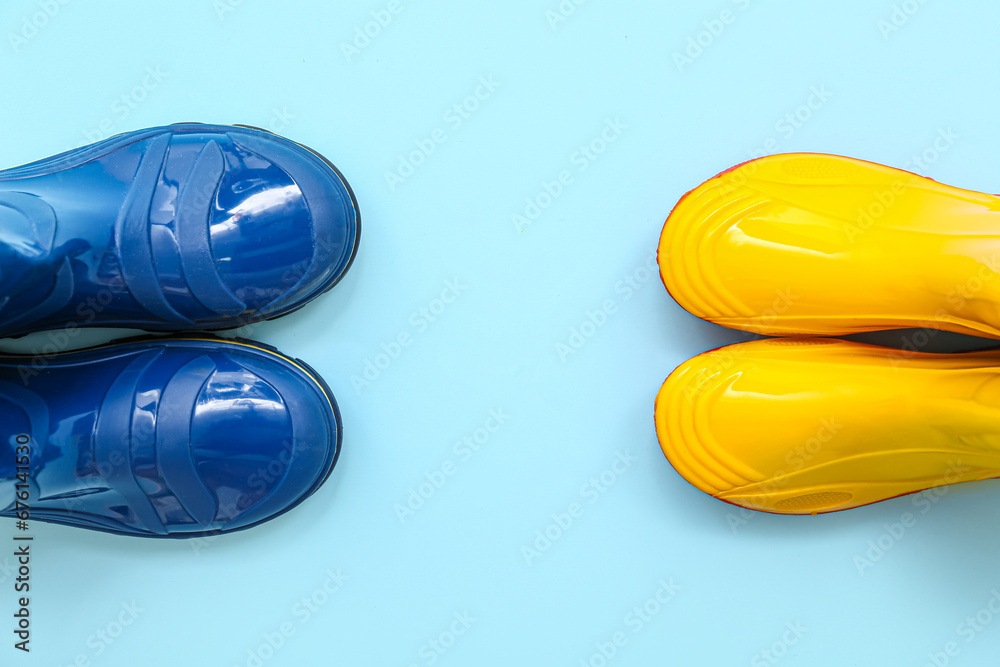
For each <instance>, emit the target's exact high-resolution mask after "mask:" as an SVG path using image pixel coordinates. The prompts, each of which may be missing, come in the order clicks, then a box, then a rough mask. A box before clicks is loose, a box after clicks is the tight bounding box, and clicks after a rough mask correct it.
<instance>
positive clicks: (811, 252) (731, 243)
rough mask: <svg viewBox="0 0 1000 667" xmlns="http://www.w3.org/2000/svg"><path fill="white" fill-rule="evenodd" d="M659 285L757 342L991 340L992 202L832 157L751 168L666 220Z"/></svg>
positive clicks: (712, 183) (784, 159)
mask: <svg viewBox="0 0 1000 667" xmlns="http://www.w3.org/2000/svg"><path fill="white" fill-rule="evenodd" d="M658 259H659V264H660V274H661V277H662V279H663V283H664V284H665V285H666V287H667V290H668V291H669V292H670V294H671V295H672V296H673V297H674V299H676V300H677V302H678V303H679V304H680V305H681V306H683V307H684V308H685V309H687V310H688V311H689V312H691V313H693V314H694V315H697V316H698V317H701V318H704V319H706V320H710V321H712V322H715V323H716V324H721V325H723V326H727V327H732V328H736V329H745V330H749V331H755V332H758V333H761V334H795V333H800V334H802V333H805V334H817V335H831V334H845V333H855V332H861V331H871V330H878V329H892V328H905V327H933V328H938V329H945V330H950V331H957V332H960V333H972V334H978V335H983V336H989V337H993V338H1000V279H996V278H997V273H998V270H1000V198H998V197H995V196H992V195H987V194H982V193H979V192H972V191H969V190H961V189H959V188H954V187H951V186H948V185H942V184H941V183H937V182H935V181H932V180H930V179H928V178H924V177H922V176H918V175H916V174H912V173H910V172H906V171H901V170H898V169H892V168H889V167H884V166H881V165H877V164H873V163H870V162H863V161H861V160H854V159H850V158H844V157H836V156H832V155H814V154H789V155H775V156H771V157H765V158H760V159H758V160H753V161H751V162H747V163H745V164H742V165H740V166H738V167H735V168H734V169H731V170H730V171H727V172H724V173H722V174H719V175H718V176H716V177H715V178H712V179H709V180H708V181H706V182H705V183H703V184H702V185H700V186H699V187H697V188H696V189H694V190H692V191H691V192H689V193H688V194H687V195H685V196H684V197H683V198H682V199H681V200H680V202H679V203H678V204H677V206H676V207H675V208H674V210H673V212H672V213H671V214H670V217H669V218H668V219H667V222H666V224H665V225H664V227H663V233H662V235H661V237H660V245H659V254H658Z"/></svg>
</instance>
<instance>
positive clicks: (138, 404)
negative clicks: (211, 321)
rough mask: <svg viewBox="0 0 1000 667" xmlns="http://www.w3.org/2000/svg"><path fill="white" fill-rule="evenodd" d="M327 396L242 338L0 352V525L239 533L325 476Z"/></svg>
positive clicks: (333, 455) (337, 437) (294, 501)
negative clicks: (10, 521)
mask: <svg viewBox="0 0 1000 667" xmlns="http://www.w3.org/2000/svg"><path fill="white" fill-rule="evenodd" d="M341 439H342V429H341V425H340V414H339V411H338V409H337V404H336V402H335V400H334V397H333V395H332V393H331V392H330V390H329V388H328V387H327V386H326V384H325V383H324V382H323V380H322V379H321V378H320V377H319V376H318V375H317V374H316V373H315V372H314V371H312V370H311V369H310V368H309V367H308V366H306V365H305V364H303V363H302V362H300V361H296V360H292V359H290V358H288V357H285V356H283V355H281V354H279V353H277V352H275V351H274V350H273V349H272V348H269V347H267V346H264V345H261V344H259V343H253V342H250V341H223V340H219V339H215V338H212V337H208V336H206V337H194V338H180V337H177V338H174V337H167V338H159V339H145V340H135V341H130V342H124V343H116V344H111V345H107V346H104V347H98V348H92V349H89V350H81V351H76V352H66V353H62V354H56V355H52V356H49V357H29V356H0V516H5V517H14V518H18V517H19V515H22V516H23V512H24V510H25V509H26V508H27V513H26V514H27V515H28V516H29V517H30V519H31V520H39V521H48V522H52V523H61V524H66V525H70V526H78V527H81V528H90V529H92V530H100V531H106V532H110V533H117V534H121V535H135V536H144V537H175V538H177V537H197V536H205V535H215V534H219V533H225V532H230V531H235V530H242V529H245V528H249V527H251V526H254V525H257V524H259V523H261V522H263V521H267V520H269V519H272V518H274V517H276V516H278V515H279V514H282V513H284V512H286V511H288V510H289V509H290V508H292V507H294V506H296V505H298V504H299V503H300V502H302V501H303V500H304V499H305V498H307V497H309V496H310V495H311V494H312V493H314V492H315V491H316V490H317V489H318V488H319V487H320V485H322V484H323V482H324V481H326V479H327V477H329V475H330V472H331V471H332V470H333V466H334V464H335V462H336V460H337V456H338V454H339V451H340V443H341Z"/></svg>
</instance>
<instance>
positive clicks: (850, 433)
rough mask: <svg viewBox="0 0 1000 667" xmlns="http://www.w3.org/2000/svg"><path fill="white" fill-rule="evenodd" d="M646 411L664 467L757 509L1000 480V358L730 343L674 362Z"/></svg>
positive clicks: (800, 507) (816, 342) (823, 343)
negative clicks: (652, 422)
mask: <svg viewBox="0 0 1000 667" xmlns="http://www.w3.org/2000/svg"><path fill="white" fill-rule="evenodd" d="M655 415H656V432H657V436H658V438H659V441H660V446H661V447H662V448H663V452H664V454H666V456H667V459H668V460H669V461H670V463H671V465H673V467H674V469H676V470H677V472H678V473H680V474H681V475H682V476H683V477H684V478H685V479H686V480H687V481H689V482H690V483H691V484H693V485H694V486H696V487H697V488H699V489H701V490H702V491H704V492H705V493H708V494H710V495H712V496H714V497H715V498H718V499H720V500H724V501H726V502H729V503H733V504H735V505H740V506H742V507H748V508H751V509H757V510H763V511H766V512H776V513H780V514H816V513H821V512H834V511H838V510H844V509H850V508H852V507H858V506H860V505H866V504H869V503H874V502H878V501H880V500H885V499H887V498H893V497H895V496H900V495H904V494H907V493H914V492H916V491H921V490H923V489H928V488H932V487H937V486H943V485H945V484H954V483H957V482H968V481H973V480H981V479H990V478H994V477H1000V351H988V352H972V353H963V354H931V353H920V352H902V351H899V350H893V349H889V348H882V347H876V346H872V345H864V344H862V343H853V342H849V341H843V340H836V339H823V338H812V339H809V338H806V339H800V338H788V339H768V340H758V341H752V342H749V343H739V344H736V345H730V346H727V347H722V348H719V349H716V350H712V351H710V352H705V353H704V354H700V355H698V356H697V357H694V358H693V359H690V360H688V361H686V362H684V363H683V364H681V365H680V366H679V367H678V368H677V369H676V370H675V371H674V372H673V373H671V375H670V377H668V378H667V380H666V382H664V383H663V387H662V388H661V389H660V392H659V394H658V395H657V397H656V408H655ZM994 491H996V492H998V493H1000V488H997V489H994Z"/></svg>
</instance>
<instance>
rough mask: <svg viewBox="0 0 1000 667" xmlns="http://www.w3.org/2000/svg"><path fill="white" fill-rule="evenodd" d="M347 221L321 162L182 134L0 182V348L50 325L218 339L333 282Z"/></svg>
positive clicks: (213, 128)
mask: <svg viewBox="0 0 1000 667" xmlns="http://www.w3.org/2000/svg"><path fill="white" fill-rule="evenodd" d="M359 239H360V217H359V213H358V206H357V202H356V201H355V199H354V194H353V193H352V191H351V189H350V187H349V186H348V184H347V181H346V180H344V178H343V176H342V175H341V174H340V172H339V171H338V170H337V169H336V168H335V167H334V166H333V165H332V164H331V163H330V162H329V161H328V160H326V159H325V158H323V157H322V156H320V155H318V154H317V153H315V152H313V151H312V150H310V149H308V148H305V147H303V146H301V145H299V144H297V143H295V142H292V141H289V140H287V139H284V138H282V137H278V136H276V135H274V134H270V133H268V132H266V131H264V130H259V129H256V128H250V127H236V126H234V127H230V126H220V125H202V124H198V123H187V124H179V125H170V126H166V127H157V128H151V129H146V130H139V131H136V132H129V133H127V134H122V135H119V136H116V137H112V138H110V139H106V140H105V141H102V142H99V143H96V144H93V145H91V146H85V147H83V148H79V149H76V150H72V151H69V152H67V153H63V154H61V155H57V156H55V157H51V158H47V159H44V160H40V161H38V162H33V163H31V164H27V165H24V166H21V167H17V168H14V169H7V170H4V171H0V337H2V336H20V335H24V334H27V333H32V332H35V331H42V330H46V329H54V328H60V327H65V326H67V325H68V326H70V327H76V326H92V327H127V328H137V329H146V330H149V331H182V330H190V329H226V328H233V327H238V326H242V325H245V324H249V323H251V322H256V321H260V320H264V319H273V318H275V317H280V316H281V315H285V314H287V313H290V312H292V311H293V310H296V309H298V308H300V307H302V306H303V305H304V304H305V303H307V302H308V301H310V300H312V299H314V298H315V297H317V296H319V295H320V294H322V293H323V292H325V291H327V290H329V289H330V288H331V287H333V286H334V285H335V284H336V283H337V281H338V280H340V279H341V278H342V277H343V275H344V273H346V271H347V269H348V268H349V267H350V264H351V261H352V260H353V258H354V255H355V253H356V251H357V246H358V241H359Z"/></svg>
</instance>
